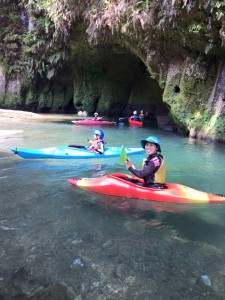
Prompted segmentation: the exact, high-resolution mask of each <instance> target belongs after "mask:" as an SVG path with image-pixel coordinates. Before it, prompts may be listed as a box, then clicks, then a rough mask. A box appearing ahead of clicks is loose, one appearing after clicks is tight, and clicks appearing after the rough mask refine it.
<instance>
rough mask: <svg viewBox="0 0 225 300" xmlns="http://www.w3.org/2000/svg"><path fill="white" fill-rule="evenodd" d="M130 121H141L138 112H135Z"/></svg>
mask: <svg viewBox="0 0 225 300" xmlns="http://www.w3.org/2000/svg"><path fill="white" fill-rule="evenodd" d="M130 120H133V121H141V119H140V118H139V116H138V114H137V111H136V110H135V111H134V112H133V116H131V117H130Z"/></svg>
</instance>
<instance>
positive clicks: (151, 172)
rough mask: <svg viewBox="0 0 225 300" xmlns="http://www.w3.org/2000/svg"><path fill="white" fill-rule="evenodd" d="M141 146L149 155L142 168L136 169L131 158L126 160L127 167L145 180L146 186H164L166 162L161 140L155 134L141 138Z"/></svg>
mask: <svg viewBox="0 0 225 300" xmlns="http://www.w3.org/2000/svg"><path fill="white" fill-rule="evenodd" d="M141 146H142V148H143V149H145V150H146V154H147V155H148V157H147V159H145V160H144V164H143V168H142V169H135V167H134V166H132V164H131V161H130V159H129V158H128V159H127V160H126V167H127V169H128V170H129V171H130V172H131V173H132V174H134V175H135V176H137V177H139V178H142V179H143V180H144V186H146V187H152V188H164V187H165V182H166V162H165V159H164V158H163V156H162V155H161V154H160V153H161V147H160V142H159V140H158V139H157V138H156V137H155V136H149V137H148V138H147V139H145V140H141Z"/></svg>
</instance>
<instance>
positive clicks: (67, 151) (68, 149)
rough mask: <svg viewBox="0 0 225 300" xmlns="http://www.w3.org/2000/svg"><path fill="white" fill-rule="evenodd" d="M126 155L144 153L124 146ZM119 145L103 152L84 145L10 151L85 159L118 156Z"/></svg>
mask: <svg viewBox="0 0 225 300" xmlns="http://www.w3.org/2000/svg"><path fill="white" fill-rule="evenodd" d="M124 149H125V150H126V154H127V156H129V155H134V154H142V153H145V150H144V149H142V148H124ZM121 150H122V148H121V147H106V148H105V152H104V153H103V154H95V153H93V152H91V151H89V150H87V147H85V146H80V147H79V146H77V147H74V146H59V147H51V148H42V149H28V148H13V149H11V151H12V152H14V153H15V154H17V155H19V156H20V157H22V158H62V159H69V158H70V159H72V158H76V159H82V158H84V159H86V158H110V157H119V156H120V155H121Z"/></svg>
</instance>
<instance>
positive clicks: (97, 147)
mask: <svg viewBox="0 0 225 300" xmlns="http://www.w3.org/2000/svg"><path fill="white" fill-rule="evenodd" d="M93 133H94V141H91V140H89V139H88V144H89V145H90V146H89V147H88V148H87V149H88V150H89V151H92V152H94V153H96V154H103V153H104V150H105V142H104V140H103V138H104V132H103V131H102V130H101V129H95V130H94V131H93Z"/></svg>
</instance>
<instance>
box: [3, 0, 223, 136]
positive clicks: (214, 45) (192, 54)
mask: <svg viewBox="0 0 225 300" xmlns="http://www.w3.org/2000/svg"><path fill="white" fill-rule="evenodd" d="M1 2H2V3H1V7H2V11H1V16H0V18H1V20H0V21H1V24H3V26H4V28H3V29H4V30H2V32H1V33H0V42H1V43H0V65H1V68H0V108H12V109H26V110H30V111H36V112H76V111H78V110H87V111H88V112H89V113H93V112H94V111H96V110H97V111H98V112H99V113H101V114H106V115H108V116H112V115H121V114H130V113H131V112H132V111H133V110H134V109H136V110H141V109H143V110H145V111H148V112H150V113H151V114H152V115H154V116H158V115H168V114H169V115H170V117H171V118H172V119H173V120H174V121H175V122H176V124H177V126H178V127H179V128H180V129H181V130H182V131H184V132H186V133H187V134H189V135H191V136H193V137H197V138H208V139H212V140H218V141H225V134H224V133H225V117H224V115H225V108H224V106H225V84H224V79H225V66H224V53H225V52H224V41H225V17H224V13H225V6H224V3H223V1H219V0H209V1H205V0H204V1H203V0H202V1H201V0H198V1H192V0H169V1H164V0H155V1H150V0H145V1H138V0H133V1H125V0H118V1H116V0H104V1H99V0H89V1H88V0H83V1H69V0H68V1H58V0H55V1H51V0H43V1H35V0H34V1H25V0H23V1H20V3H19V4H18V1H9V0H5V1H3V0H1Z"/></svg>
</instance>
